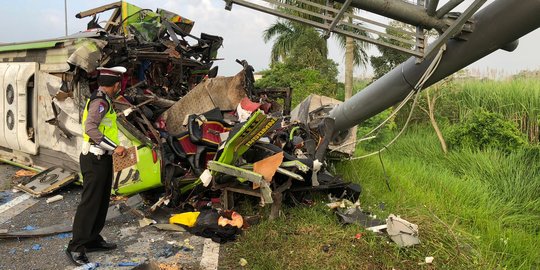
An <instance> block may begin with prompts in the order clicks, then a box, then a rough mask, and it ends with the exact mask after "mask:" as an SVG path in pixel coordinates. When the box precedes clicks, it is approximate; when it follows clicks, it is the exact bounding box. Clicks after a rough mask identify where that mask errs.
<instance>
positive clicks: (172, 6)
mask: <svg viewBox="0 0 540 270" xmlns="http://www.w3.org/2000/svg"><path fill="white" fill-rule="evenodd" d="M66 1H67V14H68V17H67V18H68V33H69V34H72V33H76V32H78V31H82V30H85V29H86V23H87V22H88V21H89V19H90V18H84V19H77V18H75V14H77V13H78V12H80V11H85V10H88V9H91V8H94V7H98V6H101V5H105V4H108V3H112V2H114V1H115V0H94V1H83V0H66ZM128 2H130V3H132V4H134V5H137V6H139V7H143V8H149V9H152V10H155V9H156V8H158V7H159V8H164V9H167V10H170V11H172V12H175V13H178V14H179V15H181V16H184V17H186V18H189V19H191V20H194V21H195V26H194V28H193V30H192V34H194V35H196V36H198V35H200V33H201V32H204V33H208V34H212V35H219V36H222V37H223V38H224V43H223V48H221V49H220V51H219V55H218V56H219V57H220V58H224V60H221V61H217V63H215V65H218V66H219V74H220V75H225V76H229V75H233V74H236V73H237V72H238V71H240V68H241V67H240V65H238V64H237V63H236V62H235V59H245V60H247V61H248V62H249V63H250V64H251V65H252V66H253V67H254V68H255V71H261V70H264V69H267V68H268V64H269V62H270V50H271V45H272V44H271V42H269V43H264V41H263V39H262V32H263V31H264V29H266V28H268V27H269V26H270V25H271V24H272V23H274V22H275V21H276V17H274V16H271V15H267V14H265V13H261V12H258V11H254V10H251V9H247V8H244V7H241V6H238V5H234V6H233V9H232V11H227V10H225V2H224V1H223V0H130V1H128ZM445 2H446V1H444V0H442V1H440V4H439V7H440V6H441V5H442V4H444V3H445ZM470 2H472V0H466V1H465V2H464V3H463V4H462V5H460V6H459V7H458V8H457V9H456V10H460V9H461V10H463V9H464V8H465V7H466V5H467V4H468V3H470ZM489 2H491V1H488V3H489ZM0 3H2V8H1V10H0V43H10V42H21V41H29V40H39V39H49V38H55V37H61V36H63V35H64V33H65V24H64V0H17V1H10V0H0ZM486 5H487V4H486ZM108 17H109V16H102V17H101V18H100V21H106V20H108ZM539 43H540V30H538V29H537V30H535V31H533V32H531V33H529V34H528V35H527V36H525V37H523V38H522V39H521V40H520V45H519V47H518V48H517V49H516V50H515V51H514V52H512V53H509V52H506V51H502V50H499V51H497V52H494V53H492V54H491V55H489V56H487V57H485V58H483V59H481V60H479V61H477V62H476V63H473V64H471V65H470V66H469V67H468V68H472V69H475V70H478V71H480V72H487V70H488V69H491V70H499V71H500V72H501V73H503V74H507V75H511V74H515V73H517V72H519V71H520V70H533V69H540V53H538V50H537V48H538V45H539ZM368 54H371V55H375V54H378V52H377V50H376V49H375V48H372V49H370V50H369V51H368ZM329 58H332V59H333V60H334V61H336V62H337V63H338V64H339V71H340V80H342V79H343V71H344V66H343V63H344V58H343V51H342V50H341V48H339V46H338V45H337V44H336V42H335V41H333V40H332V39H330V42H329ZM371 73H372V69H371V68H369V67H368V68H357V69H356V70H355V74H354V75H355V76H366V75H368V76H369V74H371Z"/></svg>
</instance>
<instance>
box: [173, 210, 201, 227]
mask: <svg viewBox="0 0 540 270" xmlns="http://www.w3.org/2000/svg"><path fill="white" fill-rule="evenodd" d="M200 213H201V212H185V213H181V214H176V215H174V216H172V217H171V218H170V219H169V223H171V224H180V225H184V226H188V227H193V226H195V223H197V217H198V216H199V214H200Z"/></svg>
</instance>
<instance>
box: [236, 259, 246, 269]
mask: <svg viewBox="0 0 540 270" xmlns="http://www.w3.org/2000/svg"><path fill="white" fill-rule="evenodd" d="M238 264H240V266H242V267H244V266H246V265H248V261H247V260H246V259H244V258H240V261H239V262H238Z"/></svg>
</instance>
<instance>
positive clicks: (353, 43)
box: [263, 0, 369, 99]
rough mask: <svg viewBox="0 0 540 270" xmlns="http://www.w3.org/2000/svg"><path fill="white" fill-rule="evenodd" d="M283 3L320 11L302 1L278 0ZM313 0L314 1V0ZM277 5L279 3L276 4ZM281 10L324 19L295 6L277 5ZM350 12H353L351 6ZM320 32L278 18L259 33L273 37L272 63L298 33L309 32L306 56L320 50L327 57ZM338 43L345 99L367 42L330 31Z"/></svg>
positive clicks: (286, 52)
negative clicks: (343, 68)
mask: <svg viewBox="0 0 540 270" xmlns="http://www.w3.org/2000/svg"><path fill="white" fill-rule="evenodd" d="M280 1H281V2H283V3H286V4H289V5H294V6H297V7H299V8H302V9H308V10H309V11H311V12H316V13H321V10H319V9H318V8H317V7H315V6H313V5H306V4H304V3H302V2H297V1H291V0H280ZM316 2H317V1H316ZM318 2H320V3H319V4H322V5H325V4H326V0H319V1H318ZM278 7H279V6H278ZM281 10H282V11H284V12H287V13H290V14H293V15H296V16H301V17H304V18H305V19H309V20H312V21H317V22H319V23H325V22H324V21H323V20H322V19H321V18H320V17H316V16H311V15H309V14H305V13H301V12H298V11H296V10H290V9H286V8H281ZM349 12H350V13H352V12H353V9H352V8H351V9H350V10H349ZM348 22H349V24H352V19H351V18H348ZM339 27H340V28H342V29H345V30H348V31H352V32H354V33H355V34H358V35H364V36H367V35H368V34H367V33H366V32H365V31H362V30H359V29H357V28H353V27H350V26H349V25H340V26H339ZM313 31H315V32H316V33H318V37H317V36H315V35H313V33H314V32H313ZM323 34H324V33H323V32H321V31H319V30H315V28H313V27H310V26H307V25H305V24H301V23H297V22H291V21H287V20H278V21H277V22H276V23H275V24H273V25H272V26H270V27H269V28H268V29H266V30H265V31H264V33H263V38H264V41H265V42H268V41H270V40H271V39H272V38H276V40H275V42H274V45H273V46H272V53H271V56H270V58H271V63H272V64H274V63H276V62H277V61H282V62H283V61H284V60H285V59H286V58H287V57H288V55H289V54H290V52H291V50H292V48H293V47H294V46H295V45H294V44H295V43H297V42H299V40H300V39H302V37H306V36H311V41H312V43H311V44H308V46H310V47H311V48H312V51H311V52H308V53H309V54H306V57H309V56H312V54H311V53H317V52H318V53H320V54H322V55H324V56H325V57H327V54H328V49H327V43H326V40H325V38H324V36H323ZM332 36H334V37H335V38H336V39H337V41H338V43H339V44H340V46H341V47H342V48H343V49H344V50H345V99H347V98H349V97H351V96H352V88H353V71H354V67H355V66H365V65H366V64H367V63H368V57H367V53H366V51H365V50H366V49H367V47H368V46H369V44H368V43H366V42H364V41H361V40H357V39H353V38H350V37H346V36H344V35H341V34H333V35H332Z"/></svg>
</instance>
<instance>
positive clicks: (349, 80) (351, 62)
mask: <svg viewBox="0 0 540 270" xmlns="http://www.w3.org/2000/svg"><path fill="white" fill-rule="evenodd" d="M350 12H352V10H351V11H350ZM348 21H349V23H350V24H352V19H351V18H349V19H348ZM344 28H345V30H348V31H352V32H355V33H356V34H358V35H362V36H368V34H367V32H366V31H362V30H359V29H357V28H352V27H349V26H345V27H344ZM334 37H335V38H336V39H337V41H338V43H339V45H340V47H341V48H342V49H344V50H345V100H347V99H349V98H350V97H351V96H352V91H353V73H354V67H355V66H366V65H367V64H368V56H367V53H366V50H367V48H368V47H369V43H367V42H365V41H362V40H359V39H353V38H352V37H349V36H345V35H341V34H335V35H334Z"/></svg>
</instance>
